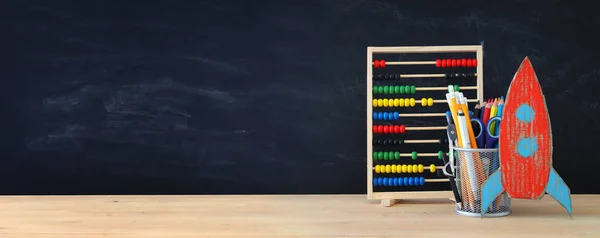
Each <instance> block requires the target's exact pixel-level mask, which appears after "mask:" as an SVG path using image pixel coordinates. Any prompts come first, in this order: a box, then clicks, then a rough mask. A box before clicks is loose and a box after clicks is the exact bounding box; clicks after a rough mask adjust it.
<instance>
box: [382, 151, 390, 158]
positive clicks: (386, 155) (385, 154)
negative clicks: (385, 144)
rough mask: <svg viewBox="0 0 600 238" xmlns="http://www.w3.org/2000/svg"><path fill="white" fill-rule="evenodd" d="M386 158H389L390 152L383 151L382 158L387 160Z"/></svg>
mask: <svg viewBox="0 0 600 238" xmlns="http://www.w3.org/2000/svg"><path fill="white" fill-rule="evenodd" d="M388 159H390V153H388V152H383V160H388Z"/></svg>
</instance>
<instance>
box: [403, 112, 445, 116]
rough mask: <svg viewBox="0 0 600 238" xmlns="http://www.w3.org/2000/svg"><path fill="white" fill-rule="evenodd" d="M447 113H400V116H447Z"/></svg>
mask: <svg viewBox="0 0 600 238" xmlns="http://www.w3.org/2000/svg"><path fill="white" fill-rule="evenodd" d="M445 116H446V113H399V114H398V117H445Z"/></svg>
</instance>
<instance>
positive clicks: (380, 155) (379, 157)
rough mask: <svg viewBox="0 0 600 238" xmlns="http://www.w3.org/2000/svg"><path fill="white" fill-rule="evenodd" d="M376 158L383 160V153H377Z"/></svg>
mask: <svg viewBox="0 0 600 238" xmlns="http://www.w3.org/2000/svg"><path fill="white" fill-rule="evenodd" d="M377 158H378V159H383V151H379V152H377Z"/></svg>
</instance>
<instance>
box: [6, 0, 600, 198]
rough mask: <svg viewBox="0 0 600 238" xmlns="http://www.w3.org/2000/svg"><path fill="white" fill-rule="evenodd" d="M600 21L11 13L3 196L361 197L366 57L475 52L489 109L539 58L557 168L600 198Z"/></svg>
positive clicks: (172, 4) (100, 4) (458, 8)
mask: <svg viewBox="0 0 600 238" xmlns="http://www.w3.org/2000/svg"><path fill="white" fill-rule="evenodd" d="M253 2H254V3H253ZM444 4H448V5H447V6H444ZM596 9H597V8H596V7H594V6H579V5H575V4H574V3H569V2H567V1H563V2H561V1H540V2H533V1H514V2H507V1H499V2H497V3H496V2H493V3H492V2H484V1H477V2H465V1H451V2H440V1H431V2H427V1H306V0H305V1H186V2H183V1H181V2H179V1H64V0H56V1H19V2H17V3H16V4H15V8H14V9H12V15H13V16H15V18H14V21H11V23H13V27H14V29H15V30H16V33H17V34H16V35H15V41H14V46H15V47H14V49H16V52H17V55H16V57H17V60H16V68H15V69H16V72H17V75H16V76H17V77H12V78H8V79H6V78H5V80H4V82H5V83H4V85H3V87H4V88H5V91H7V92H6V93H5V94H4V95H3V98H4V99H5V100H4V102H3V105H5V108H7V109H8V110H7V111H6V113H4V114H3V117H2V120H0V122H1V124H3V128H5V129H4V130H3V133H2V134H3V138H4V139H3V141H2V144H3V151H2V152H3V155H2V156H1V157H0V159H1V164H0V167H1V168H0V172H1V173H0V179H1V181H2V182H1V183H0V193H1V194H214V193H220V194H221V193H222V194H237V193H256V194H259V193H365V192H366V171H365V166H366V161H365V158H366V148H365V143H366V136H365V132H366V106H367V105H366V103H365V102H366V84H365V79H366V76H365V73H366V68H365V62H366V47H367V46H371V45H373V46H393V45H399V46H403V45H473V44H480V43H481V42H484V57H485V60H484V72H485V73H484V75H485V76H484V77H485V79H484V81H485V95H486V97H497V96H500V95H504V94H505V93H506V90H507V89H508V85H509V83H510V81H511V79H512V76H513V75H514V73H515V71H516V69H517V67H518V65H519V63H520V62H521V60H523V58H524V57H525V56H529V57H530V59H531V60H532V62H533V65H534V67H535V69H536V72H537V74H538V77H539V79H540V83H541V84H542V87H543V90H544V93H545V95H546V100H547V103H548V109H549V113H550V116H551V120H552V128H553V131H552V132H553V135H554V138H555V139H554V142H555V144H554V154H555V157H554V168H555V169H556V170H557V171H558V172H559V173H560V174H561V176H562V177H563V178H564V179H565V181H566V182H567V184H568V185H569V186H570V188H571V190H572V192H573V193H600V185H598V184H597V183H594V182H593V181H598V180H599V179H600V176H599V175H598V173H597V172H596V171H597V168H598V167H599V166H600V159H599V158H600V156H599V155H598V153H599V152H598V148H599V147H600V143H599V142H598V136H597V135H598V134H600V120H599V119H598V118H597V117H598V116H599V115H600V109H599V104H600V99H598V92H597V91H598V89H600V81H599V80H598V77H599V76H600V70H599V69H600V67H599V66H598V65H599V63H600V60H598V55H597V52H598V51H600V46H599V44H598V42H600V39H599V37H600V35H598V34H596V33H595V32H596V28H598V24H599V23H600V19H599V18H600V16H598V14H597V10H596ZM574 118H575V119H574Z"/></svg>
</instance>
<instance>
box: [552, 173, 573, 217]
mask: <svg viewBox="0 0 600 238" xmlns="http://www.w3.org/2000/svg"><path fill="white" fill-rule="evenodd" d="M546 193H548V194H549V195H550V196H552V197H553V198H554V199H555V200H556V201H558V203H560V205H562V206H563V207H564V208H565V209H567V212H569V216H571V217H572V210H571V209H572V208H571V190H570V189H569V187H568V186H567V184H566V183H565V181H563V179H562V178H561V177H560V175H558V173H557V172H556V170H554V168H550V177H549V178H548V185H546Z"/></svg>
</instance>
